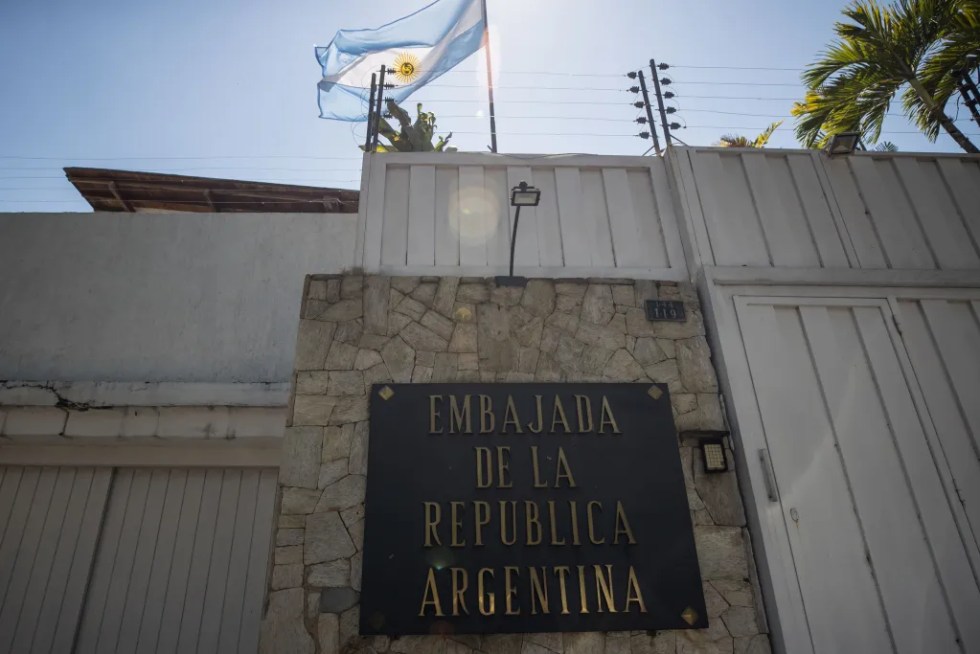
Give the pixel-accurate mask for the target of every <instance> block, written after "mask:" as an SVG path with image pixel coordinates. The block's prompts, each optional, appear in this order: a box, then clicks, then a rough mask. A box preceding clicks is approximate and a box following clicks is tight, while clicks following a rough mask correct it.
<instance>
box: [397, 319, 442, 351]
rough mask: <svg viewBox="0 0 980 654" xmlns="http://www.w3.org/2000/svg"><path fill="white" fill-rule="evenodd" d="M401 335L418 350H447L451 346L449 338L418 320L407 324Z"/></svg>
mask: <svg viewBox="0 0 980 654" xmlns="http://www.w3.org/2000/svg"><path fill="white" fill-rule="evenodd" d="M399 336H401V338H402V339H404V341H405V342H406V343H408V344H409V346H411V347H412V348H413V349H415V350H416V351H420V350H421V351H424V352H445V351H446V348H447V347H449V340H448V339H445V338H443V337H442V336H439V335H438V334H436V333H435V332H434V331H432V330H431V329H429V328H427V327H423V326H422V325H420V324H419V323H417V322H412V323H409V324H407V325H405V327H404V328H403V329H402V331H401V333H400V334H399Z"/></svg>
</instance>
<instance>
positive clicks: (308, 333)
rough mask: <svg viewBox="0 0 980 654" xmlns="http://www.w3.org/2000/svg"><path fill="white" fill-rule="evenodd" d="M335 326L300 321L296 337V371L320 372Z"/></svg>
mask: <svg viewBox="0 0 980 654" xmlns="http://www.w3.org/2000/svg"><path fill="white" fill-rule="evenodd" d="M336 329H337V325H335V324H333V323H327V322H320V321H317V320H300V321H299V333H298V335H297V337H296V364H295V367H296V370H321V369H322V368H323V363H324V361H326V359H327V352H329V350H330V344H331V342H332V341H333V334H334V331H335V330H336Z"/></svg>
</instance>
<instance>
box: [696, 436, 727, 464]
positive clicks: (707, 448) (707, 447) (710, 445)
mask: <svg viewBox="0 0 980 654" xmlns="http://www.w3.org/2000/svg"><path fill="white" fill-rule="evenodd" d="M701 457H702V459H703V460H704V471H705V472H727V471H728V457H727V456H725V441H724V440H722V439H721V438H702V439H701Z"/></svg>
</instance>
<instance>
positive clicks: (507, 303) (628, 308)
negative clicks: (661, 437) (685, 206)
mask: <svg viewBox="0 0 980 654" xmlns="http://www.w3.org/2000/svg"><path fill="white" fill-rule="evenodd" d="M653 298H662V299H679V300H683V301H684V303H685V308H686V311H687V321H686V322H684V323H677V322H648V321H647V320H646V317H645V315H644V311H643V309H642V306H643V301H644V300H646V299H653ZM302 311H303V314H302V320H301V321H300V327H299V337H298V341H297V353H296V371H295V379H294V395H293V398H292V405H291V410H290V413H291V422H290V425H291V426H290V427H288V428H287V430H286V435H285V439H284V444H283V456H282V468H281V471H280V477H279V483H280V491H281V492H280V498H279V500H278V510H277V520H278V529H277V531H276V536H275V540H276V542H275V545H276V547H275V552H274V561H273V565H272V570H271V574H270V577H269V584H270V585H269V595H268V602H267V606H266V614H265V616H264V619H263V625H262V648H261V650H262V651H263V652H297V653H310V654H312V653H313V652H320V653H322V654H337V653H339V652H344V653H345V654H348V653H349V654H353V653H355V652H357V653H364V654H368V653H371V654H374V653H377V654H382V653H384V652H393V653H405V654H413V653H416V652H417V653H420V654H421V653H425V654H428V653H434V654H478V653H482V654H551V653H557V654H586V653H589V654H592V653H595V654H652V653H658V654H660V653H668V652H670V653H674V652H676V653H677V654H681V653H685V654H686V653H689V652H705V653H707V652H735V653H739V654H743V653H746V654H748V653H751V654H760V653H763V652H768V651H769V641H768V637H767V636H766V635H765V633H764V632H765V622H764V617H763V615H762V612H761V603H760V601H759V594H758V590H757V584H756V583H755V574H754V571H753V567H752V557H751V549H750V545H749V535H748V531H747V529H746V527H745V516H744V514H743V511H742V505H741V501H740V498H739V494H738V488H737V486H736V480H735V474H734V472H728V473H724V474H712V475H706V474H704V473H703V465H702V462H701V452H700V449H699V448H698V447H697V445H698V441H697V432H698V431H704V430H718V429H724V428H725V418H724V415H723V412H722V407H721V404H720V402H719V395H718V384H717V380H716V377H715V372H714V368H713V367H712V363H711V358H710V351H709V348H708V344H707V342H706V341H705V337H704V326H703V323H702V316H701V310H700V307H699V304H698V299H697V295H696V292H695V291H694V289H693V287H691V286H689V285H685V284H679V285H678V284H674V283H663V282H660V283H658V282H647V281H637V282H631V281H623V280H560V281H552V280H531V281H529V282H528V285H527V288H526V289H522V288H497V287H496V286H495V285H494V283H493V281H492V280H484V279H476V278H472V279H471V278H462V279H460V278H448V277H446V278H436V277H422V278H419V277H394V278H388V277H361V276H357V275H348V276H344V277H325V276H315V277H312V278H310V279H309V280H308V283H307V287H306V294H305V298H304V303H303V309H302ZM390 381H394V382H418V383H425V382H452V381H460V382H464V381H484V382H494V381H499V382H529V381H553V382H564V381H568V382H586V381H618V382H622V381H654V382H663V383H666V384H668V387H669V389H670V396H671V402H672V405H673V410H674V416H675V420H676V423H677V428H678V432H679V433H680V438H679V442H678V446H679V448H680V455H681V461H682V464H683V468H684V476H685V481H686V484H687V492H688V501H689V503H690V508H691V516H692V521H693V523H694V535H695V542H696V544H697V549H698V559H699V563H700V567H701V575H702V578H703V581H704V593H705V600H706V604H707V609H708V618H709V622H710V626H709V628H707V629H704V630H698V631H694V630H690V631H663V632H657V633H653V632H645V631H637V632H613V633H606V634H602V633H565V634H560V633H551V634H524V635H520V634H518V635H508V634H498V635H484V636H454V637H442V636H405V637H401V638H394V639H389V638H387V637H378V636H373V637H365V638H362V637H360V636H359V635H358V633H357V632H358V594H359V591H360V577H361V548H362V541H363V535H364V488H365V481H366V475H367V447H368V442H367V440H368V423H367V418H368V394H369V392H370V390H371V385H372V384H375V383H379V382H390ZM729 459H730V460H731V453H730V452H729Z"/></svg>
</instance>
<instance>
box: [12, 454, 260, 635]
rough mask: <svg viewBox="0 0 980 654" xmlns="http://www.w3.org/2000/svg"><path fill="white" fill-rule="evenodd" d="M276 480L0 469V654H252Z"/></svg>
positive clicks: (227, 474) (216, 472) (252, 474)
mask: <svg viewBox="0 0 980 654" xmlns="http://www.w3.org/2000/svg"><path fill="white" fill-rule="evenodd" d="M275 493H276V471H275V470H263V469H238V468H225V469H203V468H196V469H149V468H119V469H115V470H113V469H111V468H31V467H24V468H20V467H7V468H0V652H68V651H77V652H168V651H170V652H176V651H180V652H194V651H200V652H219V651H220V652H239V651H242V652H245V651H255V650H256V648H257V644H258V629H259V621H260V617H261V604H262V596H263V592H264V586H265V569H266V561H267V558H268V554H269V546H270V536H271V528H272V512H273V504H274V500H275Z"/></svg>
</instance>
